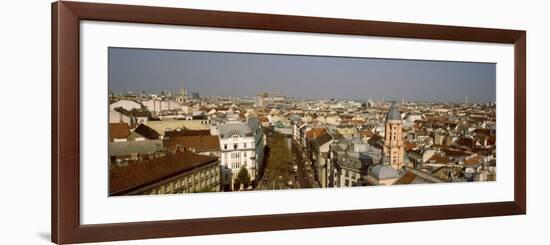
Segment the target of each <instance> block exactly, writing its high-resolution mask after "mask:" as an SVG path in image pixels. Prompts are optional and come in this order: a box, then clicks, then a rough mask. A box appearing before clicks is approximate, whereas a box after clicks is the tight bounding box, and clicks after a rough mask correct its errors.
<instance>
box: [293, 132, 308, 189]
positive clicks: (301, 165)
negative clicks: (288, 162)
mask: <svg viewBox="0 0 550 245" xmlns="http://www.w3.org/2000/svg"><path fill="white" fill-rule="evenodd" d="M304 155H305V154H304V150H303V149H302V146H300V145H298V143H297V142H296V141H294V140H293V141H292V156H293V160H294V163H295V164H296V165H297V167H298V183H299V184H300V187H301V188H312V187H313V185H312V184H311V183H312V182H311V181H310V179H309V171H308V169H307V166H306V159H305V158H304Z"/></svg>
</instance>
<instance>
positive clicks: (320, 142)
mask: <svg viewBox="0 0 550 245" xmlns="http://www.w3.org/2000/svg"><path fill="white" fill-rule="evenodd" d="M331 140H333V138H332V136H330V134H327V133H325V134H323V135H321V136H319V137H317V138H315V139H313V142H314V144H315V145H317V146H322V145H324V144H326V143H328V142H330V141H331Z"/></svg>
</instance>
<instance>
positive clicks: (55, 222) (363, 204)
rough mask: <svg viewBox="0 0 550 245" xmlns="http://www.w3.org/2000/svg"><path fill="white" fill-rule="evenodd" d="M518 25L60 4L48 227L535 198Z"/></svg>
mask: <svg viewBox="0 0 550 245" xmlns="http://www.w3.org/2000/svg"><path fill="white" fill-rule="evenodd" d="M525 38H526V32H525V31H521V30H503V29H487V28H475V27H459V26H441V25H426V24H409V23H394V22H380V21H365V20H350V19H331V18H319V17H303V16H286V15H272V14H256V13H237V12H223V11H211V10H192V9H178V8H164V7H145V6H131V5H114V4H96V3H82V2H79V3H76V2H66V1H62V2H55V3H53V5H52V173H51V174H52V240H53V242H56V243H60V244H61V243H81V242H95V241H113V240H128V239H145V238H160V237H175V236H192V235H206V234H221V233H236V232H253V231H269V230H284V229H304V228H316V227H331V226H347V225H361V224H380V223H391V222H408V221H422V220H436V219H454V218H470V217H486V216H499V215H518V214H525V212H526V199H525V182H526V181H525V180H526V176H525V164H526V163H525V147H526V146H525V125H526V124H525V83H526V73H525V72H526V68H525V54H526V53H525V49H526V46H525V45H526V42H525V40H526V39H525ZM497 125H498V126H497ZM497 129H498V130H497ZM497 167H498V168H497Z"/></svg>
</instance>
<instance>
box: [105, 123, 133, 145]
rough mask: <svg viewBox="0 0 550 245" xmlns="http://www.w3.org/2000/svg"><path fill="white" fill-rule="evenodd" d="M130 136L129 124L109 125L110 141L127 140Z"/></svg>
mask: <svg viewBox="0 0 550 245" xmlns="http://www.w3.org/2000/svg"><path fill="white" fill-rule="evenodd" d="M128 135H130V125H128V124H127V123H109V141H113V140H114V139H126V138H128Z"/></svg>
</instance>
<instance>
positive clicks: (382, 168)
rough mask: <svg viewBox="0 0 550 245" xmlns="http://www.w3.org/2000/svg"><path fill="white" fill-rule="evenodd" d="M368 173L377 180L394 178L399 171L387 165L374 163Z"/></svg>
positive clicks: (397, 175)
mask: <svg viewBox="0 0 550 245" xmlns="http://www.w3.org/2000/svg"><path fill="white" fill-rule="evenodd" d="M369 175H370V176H371V177H373V178H375V179H377V180H384V179H395V178H397V177H399V172H397V170H395V169H394V168H392V167H391V166H389V165H380V164H379V165H376V166H374V167H372V168H371V170H370V172H369Z"/></svg>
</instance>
